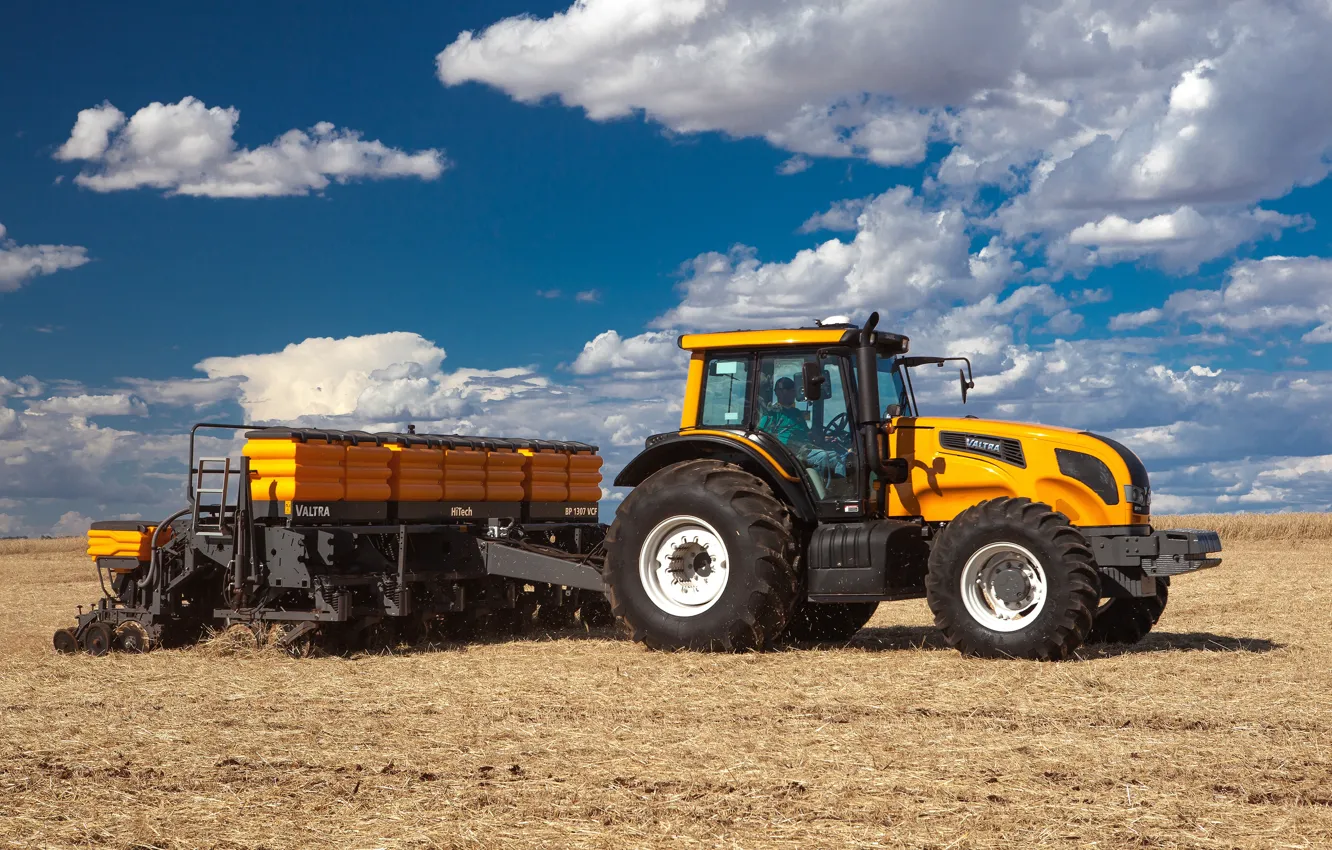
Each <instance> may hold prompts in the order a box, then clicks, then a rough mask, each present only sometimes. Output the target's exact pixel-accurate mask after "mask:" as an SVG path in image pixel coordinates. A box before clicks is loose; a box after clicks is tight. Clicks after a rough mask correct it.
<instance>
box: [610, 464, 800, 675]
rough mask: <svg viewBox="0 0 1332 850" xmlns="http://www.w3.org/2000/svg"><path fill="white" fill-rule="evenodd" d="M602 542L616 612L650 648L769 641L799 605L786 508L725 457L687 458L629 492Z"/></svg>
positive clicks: (731, 646)
mask: <svg viewBox="0 0 1332 850" xmlns="http://www.w3.org/2000/svg"><path fill="white" fill-rule="evenodd" d="M606 544H607V556H608V557H607V560H606V568H605V572H604V578H605V581H606V585H607V587H608V591H609V592H608V596H609V598H610V604H611V610H612V611H613V612H614V613H615V616H616V617H617V618H619V620H620V621H621V622H622V623H624V624H625V627H626V629H627V630H628V632H629V635H630V637H632V638H633V639H634V640H636V641H641V642H643V643H645V644H647V645H648V646H650V647H652V648H654V649H698V650H724V651H732V652H739V651H743V650H748V649H761V648H765V647H767V646H768V645H770V644H771V643H772V642H773V641H774V640H775V639H776V638H777V636H778V635H780V634H781V633H782V631H783V630H784V629H785V628H786V624H787V619H788V618H789V616H790V612H791V610H792V609H793V608H794V606H795V601H796V597H797V591H798V589H799V587H800V581H799V577H798V576H797V574H796V570H795V566H794V565H795V560H796V545H795V537H794V534H793V533H792V528H791V518H790V515H789V513H788V512H787V509H786V506H785V505H783V504H782V503H781V502H780V501H778V500H777V498H776V497H775V496H773V494H772V491H771V490H770V489H769V488H768V485H767V484H765V483H764V482H763V481H762V479H760V478H757V477H756V476H754V475H751V474H749V473H748V472H745V471H744V470H742V469H740V468H739V467H737V466H733V465H731V464H728V463H723V462H721V461H716V460H691V461H685V462H683V463H677V464H675V465H673V466H668V467H666V468H665V469H663V470H661V471H659V472H657V473H656V474H654V475H653V476H652V477H650V478H648V479H647V480H646V481H644V482H643V483H642V484H640V485H639V486H637V487H635V488H634V490H633V492H631V493H630V494H629V496H628V497H627V498H626V499H625V500H624V504H623V505H622V506H621V507H620V510H619V511H617V512H616V517H615V523H614V524H613V525H612V526H611V529H610V533H609V534H608V535H607V536H606Z"/></svg>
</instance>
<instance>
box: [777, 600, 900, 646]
mask: <svg viewBox="0 0 1332 850" xmlns="http://www.w3.org/2000/svg"><path fill="white" fill-rule="evenodd" d="M878 607H879V603H877V602H801V603H800V604H799V605H797V606H796V610H795V613H794V614H793V615H792V616H791V622H790V624H789V625H788V626H787V627H786V631H785V632H783V633H782V640H784V641H789V642H791V643H830V642H834V641H835V642H841V641H845V640H850V639H851V637H852V635H854V634H855V633H856V632H858V631H860V630H861V629H862V628H864V626H865V624H866V623H868V622H869V621H870V617H873V616H874V612H875V611H876V610H878Z"/></svg>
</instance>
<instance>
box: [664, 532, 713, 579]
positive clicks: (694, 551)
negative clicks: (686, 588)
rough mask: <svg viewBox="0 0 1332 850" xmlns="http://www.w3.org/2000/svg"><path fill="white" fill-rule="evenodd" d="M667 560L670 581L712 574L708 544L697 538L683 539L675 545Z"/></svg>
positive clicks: (704, 576) (705, 576)
mask: <svg viewBox="0 0 1332 850" xmlns="http://www.w3.org/2000/svg"><path fill="white" fill-rule="evenodd" d="M669 560H670V566H668V567H667V569H668V570H669V571H670V573H671V578H672V581H674V582H676V583H677V584H683V583H685V582H691V581H693V580H694V579H696V578H707V577H708V576H709V575H711V574H712V555H711V554H710V553H709V552H708V544H706V543H700V542H699V541H698V540H692V541H685V542H683V543H681V544H680V545H679V546H677V547H675V551H674V552H672V553H671V555H670V559H669Z"/></svg>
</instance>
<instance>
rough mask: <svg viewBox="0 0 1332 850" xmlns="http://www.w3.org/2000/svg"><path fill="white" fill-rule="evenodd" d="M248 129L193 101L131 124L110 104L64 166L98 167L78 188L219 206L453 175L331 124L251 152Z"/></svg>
mask: <svg viewBox="0 0 1332 850" xmlns="http://www.w3.org/2000/svg"><path fill="white" fill-rule="evenodd" d="M239 121H240V110H238V109H236V108H235V107H229V108H223V107H218V106H213V107H209V106H206V105H204V104H203V103H202V102H201V101H199V100H197V99H196V98H193V97H186V98H184V99H182V100H181V101H180V102H179V103H157V102H154V103H151V104H149V105H148V106H145V107H143V108H142V109H140V110H139V111H138V112H135V113H134V115H132V116H129V117H128V118H127V117H126V116H125V114H124V113H123V112H121V111H120V110H119V109H117V108H116V107H114V106H112V105H111V104H110V103H103V104H102V105H101V106H95V107H92V108H90V109H85V110H82V111H81V112H80V113H79V117H78V119H77V120H76V121H75V124H74V129H73V130H72V132H71V133H70V137H69V139H68V141H66V142H65V144H63V145H62V146H61V147H60V148H59V149H58V150H57V151H56V153H55V158H56V159H59V160H65V161H74V160H82V161H86V162H88V163H89V166H88V167H87V168H86V169H85V170H84V171H82V172H81V173H80V174H79V175H78V176H77V177H75V178H74V181H75V182H76V183H78V184H79V185H80V186H83V187H85V188H88V189H91V190H93V191H96V192H114V191H118V190H124V189H138V188H142V187H151V188H154V189H162V190H165V191H166V192H167V194H173V195H202V196H206V197H215V198H257V197H271V196H276V195H306V194H309V193H310V192H312V191H313V192H319V191H322V190H324V189H325V188H326V187H327V186H328V185H329V183H331V182H338V183H347V182H350V181H353V180H358V179H384V178H390V177H416V178H420V179H423V180H434V179H435V178H437V177H439V176H440V174H442V173H443V171H444V169H445V168H446V167H447V166H448V161H447V160H446V159H445V157H444V154H443V153H442V152H441V151H439V150H436V149H433V148H430V149H426V150H421V151H416V152H407V151H403V150H399V149H397V148H392V147H389V146H387V145H385V144H384V143H383V142H380V141H368V140H366V139H363V138H362V137H361V134H360V133H359V132H357V131H355V130H347V129H339V128H337V127H335V126H334V125H333V124H330V123H328V122H320V123H318V124H316V125H315V126H314V127H312V128H310V129H309V130H308V131H305V130H288V131H287V132H285V133H283V134H282V135H281V136H279V137H278V138H277V139H275V140H274V141H272V142H271V143H269V144H266V145H261V146H259V147H257V148H242V147H240V146H239V145H238V144H237V143H236V140H235V138H234V134H235V132H236V126H237V124H238V122H239Z"/></svg>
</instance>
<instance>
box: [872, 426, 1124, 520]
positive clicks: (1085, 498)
mask: <svg viewBox="0 0 1332 850" xmlns="http://www.w3.org/2000/svg"><path fill="white" fill-rule="evenodd" d="M888 430H889V433H890V435H891V440H892V445H893V450H894V452H895V453H896V454H897V456H899V457H905V458H908V459H909V461H910V463H911V466H912V468H913V473H912V481H911V482H909V483H908V485H907V486H906V487H904V488H903V489H901V490H900V491H899V492H900V493H901V495H902V496H903V499H902V502H903V509H904V510H906V511H907V512H908V513H915V512H916V511H915V510H913V509H912V506H911V505H910V504H909V503H910V502H911V501H912V499H913V498H914V499H915V501H916V503H917V506H918V508H919V511H920V512H919V515H928V514H929V513H930V509H931V508H932V507H934V508H938V507H940V506H941V505H947V507H945V508H944V509H943V513H945V514H946V513H948V512H950V511H952V510H953V509H954V507H956V505H955V504H953V501H954V500H953V499H952V498H950V491H951V492H952V493H954V494H956V495H957V496H958V497H960V498H961V499H962V501H970V503H972V504H974V503H975V501H976V500H977V499H978V498H980V497H987V498H993V497H996V496H1001V495H1007V496H1027V497H1029V498H1032V499H1035V500H1038V501H1043V502H1046V503H1047V504H1050V505H1051V506H1053V507H1055V508H1056V509H1057V510H1061V511H1063V512H1065V513H1066V514H1068V515H1069V517H1070V518H1071V519H1073V521H1074V522H1078V523H1080V524H1084V525H1127V524H1135V523H1143V522H1147V521H1148V520H1149V516H1150V484H1149V481H1148V477H1147V469H1146V467H1145V466H1144V465H1143V463H1142V461H1141V460H1140V459H1139V458H1138V456H1137V455H1136V454H1134V453H1133V452H1132V451H1131V450H1130V449H1128V448H1127V447H1126V446H1124V445H1122V444H1120V443H1118V442H1116V441H1115V440H1112V439H1110V438H1108V437H1103V436H1100V435H1098V434H1093V433H1091V432H1089V431H1078V430H1075V429H1073V428H1061V427H1058V426H1053V425H1043V424H1040V423H1036V422H1011V421H1002V420H993V419H970V418H965V417H934V416H931V417H919V418H915V419H912V418H907V417H903V418H900V419H897V420H894V421H893V422H892V423H891V424H890V425H889V427H888ZM1088 455H1089V456H1090V457H1091V458H1094V459H1095V461H1099V464H1104V466H1103V467H1102V466H1100V465H1099V464H1097V463H1096V462H1094V461H1092V460H1090V459H1088V458H1087V457H1086V456H1088ZM917 469H919V470H923V475H922V477H921V478H920V479H919V480H917V477H916V472H915V471H914V470H917ZM908 488H909V491H908ZM925 490H929V491H930V492H925ZM959 504H960V503H959ZM927 518H929V517H928V516H927Z"/></svg>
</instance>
